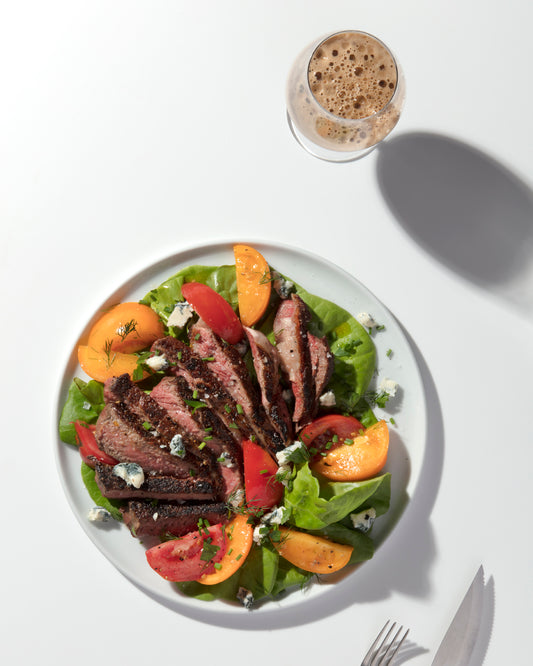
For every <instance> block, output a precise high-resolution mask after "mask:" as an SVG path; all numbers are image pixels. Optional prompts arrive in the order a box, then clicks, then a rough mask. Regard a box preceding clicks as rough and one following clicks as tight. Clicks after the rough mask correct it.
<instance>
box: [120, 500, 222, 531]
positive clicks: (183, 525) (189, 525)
mask: <svg viewBox="0 0 533 666" xmlns="http://www.w3.org/2000/svg"><path fill="white" fill-rule="evenodd" d="M120 510H121V512H122V517H123V519H124V523H125V524H126V525H127V526H128V528H129V529H130V531H131V533H132V534H133V535H134V536H148V535H152V536H159V535H161V534H165V533H167V532H168V533H169V534H173V535H174V536H178V537H180V536H184V535H185V534H188V533H189V532H193V531H196V530H197V529H198V521H199V519H200V518H202V519H203V520H207V521H208V522H209V523H210V524H211V525H217V524H218V523H226V522H228V520H229V512H228V508H227V506H226V505H225V504H223V503H221V502H219V503H206V504H191V503H188V504H176V503H172V502H158V503H157V504H156V505H155V506H154V504H153V503H152V502H150V501H142V500H140V501H138V500H131V501H129V502H128V504H127V506H125V507H122V508H121V509H120Z"/></svg>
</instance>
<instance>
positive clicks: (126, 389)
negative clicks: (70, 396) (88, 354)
mask: <svg viewBox="0 0 533 666" xmlns="http://www.w3.org/2000/svg"><path fill="white" fill-rule="evenodd" d="M104 396H105V397H106V400H107V401H108V404H109V403H111V402H115V404H117V403H119V404H124V405H125V406H126V408H127V409H129V410H130V411H131V412H132V413H133V414H135V415H136V416H138V417H139V419H142V421H143V424H146V425H147V426H148V425H149V426H150V430H149V434H150V435H151V436H152V437H154V438H155V439H156V440H157V442H158V445H159V447H160V448H161V449H162V450H169V451H170V442H171V441H172V439H173V438H174V437H175V436H176V435H180V436H181V439H182V443H183V445H184V446H185V449H186V457H188V458H190V459H191V461H193V462H194V469H196V470H197V473H198V474H199V475H200V476H206V477H210V478H211V480H212V483H213V487H214V488H216V489H218V492H219V493H220V492H221V486H222V481H221V476H220V474H219V473H218V468H217V465H216V461H215V458H214V456H213V454H212V453H211V452H210V451H209V449H207V448H206V447H205V446H204V447H202V446H201V444H202V442H201V440H200V439H196V438H194V437H192V436H191V435H190V434H189V433H188V432H187V431H186V430H184V429H183V428H181V426H179V425H178V424H177V423H176V422H175V421H174V420H173V419H172V418H171V417H170V416H169V414H168V412H167V411H166V410H165V409H163V408H161V407H160V406H159V405H158V404H157V402H156V401H155V400H154V399H153V398H152V397H151V396H150V395H147V394H146V393H145V392H144V391H142V390H141V389H140V388H139V387H138V386H137V385H136V384H134V383H133V382H132V381H131V379H130V377H129V375H128V374H124V375H120V377H114V378H112V379H109V380H108V381H107V382H106V383H105V387H104ZM204 449H205V450H204ZM173 457H175V456H173Z"/></svg>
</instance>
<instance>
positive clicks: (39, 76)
mask: <svg viewBox="0 0 533 666" xmlns="http://www.w3.org/2000/svg"><path fill="white" fill-rule="evenodd" d="M532 18H533V16H532V10H531V5H530V4H528V3H525V2H523V0H508V2H506V3H505V4H502V3H499V2H495V1H494V0H484V1H483V2H481V0H470V1H468V2H464V1H462V2H460V1H459V0H434V1H433V2H421V1H416V0H397V1H395V2H392V1H391V0H389V1H388V2H387V1H384V2H379V3H378V2H374V3H369V2H362V1H360V0H349V1H348V0H347V1H340V0H330V1H329V2H328V3H324V2H318V1H315V0H306V1H304V0H300V1H298V2H297V1H294V0H289V1H286V2H281V1H270V2H262V1H259V0H258V1H256V2H250V1H249V0H241V1H237V0H226V1H224V2H222V1H219V2H216V1H215V0H206V1H204V2H202V3H191V2H182V1H181V0H174V1H166V2H164V1H152V2H138V1H137V2H136V1H132V0H128V1H127V2H124V1H115V2H98V1H92V2H79V1H69V2H67V1H65V2H58V1H55V2H54V1H53V0H50V1H49V2H28V1H24V0H22V1H19V2H16V3H15V2H5V1H2V2H1V3H0V226H1V234H2V236H1V238H2V242H1V246H0V252H1V255H0V271H1V284H2V290H3V301H4V302H3V309H2V313H3V314H2V327H1V336H2V339H1V343H2V352H3V359H2V368H3V382H2V384H1V391H2V401H1V405H2V406H3V410H2V417H3V418H2V423H3V428H2V431H3V437H2V445H3V446H2V448H3V455H2V458H1V459H2V463H3V464H2V476H1V479H2V480H1V484H0V488H1V492H2V502H3V511H2V549H1V551H0V558H1V567H0V571H1V575H2V582H1V587H0V599H1V604H0V612H1V614H2V617H1V618H0V619H1V622H0V634H1V636H0V638H1V645H2V654H3V661H4V663H6V664H33V663H35V664H37V663H39V664H56V665H61V666H62V665H64V664H65V665H66V664H71V663H76V664H78V665H79V666H82V665H89V664H91V665H93V664H95V663H98V664H117V663H126V662H127V663H129V664H139V665H140V664H145V663H161V662H162V661H164V662H165V663H183V662H184V661H190V660H198V659H202V662H203V663H207V661H213V662H216V663H218V664H220V665H221V666H225V665H226V664H228V665H229V664H232V665H234V664H246V663H249V662H251V661H253V663H255V664H257V666H262V665H263V664H265V665H266V664H271V663H278V664H281V665H282V666H285V665H286V664H287V665H288V664H291V663H294V662H295V661H297V662H299V663H300V662H301V663H305V664H306V665H309V666H315V665H316V666H318V665H322V664H324V663H325V662H327V663H346V664H358V663H359V662H360V660H361V658H362V656H363V654H364V652H365V651H366V648H367V646H368V644H369V643H370V640H371V638H372V637H373V635H374V634H376V633H377V631H378V629H379V628H380V627H381V625H382V624H383V623H384V621H385V620H386V619H388V618H392V619H396V620H399V621H400V622H402V623H404V624H406V625H407V626H409V627H410V628H411V633H410V643H409V646H408V648H409V649H408V650H406V651H405V652H404V655H403V658H402V659H403V660H404V661H408V663H412V664H413V665H415V664H416V665H418V664H420V665H423V664H430V663H431V659H432V658H433V654H434V652H435V650H436V648H437V646H438V644H439V642H440V640H441V638H442V636H443V635H444V633H445V630H446V627H447V626H448V624H449V622H450V620H451V618H452V616H453V614H454V612H455V610H456V608H457V606H458V605H459V602H460V600H461V598H462V596H463V594H464V592H465V590H466V588H467V586H468V584H469V582H470V580H471V579H472V577H473V575H474V573H475V571H476V570H477V568H478V566H479V564H480V563H483V565H484V567H485V572H486V575H487V585H486V590H485V591H486V595H485V604H484V612H483V617H482V623H481V632H480V636H479V640H478V644H477V646H476V650H475V653H474V656H473V659H472V664H474V665H478V664H482V663H483V664H487V665H491V666H492V665H494V666H496V665H498V666H500V665H501V664H513V665H526V664H529V663H530V658H531V653H530V649H529V647H528V643H527V637H528V635H529V634H528V632H529V627H530V624H531V619H532V610H533V609H532V601H531V599H532V598H533V580H532V573H531V571H532V567H531V547H532V545H533V540H532V538H531V512H530V509H529V504H530V497H531V493H530V490H529V482H530V478H531V467H532V453H531V450H532V443H533V442H532V439H533V438H532V435H531V428H530V421H531V411H532V410H531V397H530V395H531V373H532V371H533V345H532V343H531V342H532V339H533V338H532V323H533V305H532V304H533V279H532V275H533V269H532V260H533V251H532V247H533V198H532V194H531V186H532V175H533V172H532V167H531V152H532V148H533V146H532V141H531V130H530V124H531V103H532V102H533V93H532V90H533V87H532V84H531V80H530V75H529V61H530V58H531V55H532V52H531V51H532V50H531V38H530V25H531V20H532ZM344 28H359V29H363V30H366V31H368V32H371V33H374V34H376V35H378V36H379V37H380V38H381V39H383V41H385V42H386V43H387V44H389V46H390V47H391V48H392V49H393V51H394V52H395V53H396V54H397V56H398V58H399V60H400V62H401V64H402V66H403V69H404V71H405V75H406V79H407V85H408V92H407V104H406V107H405V111H404V113H403V116H402V119H401V121H400V124H399V125H398V127H397V128H396V130H395V132H394V134H393V135H392V136H391V137H390V139H389V140H388V141H386V142H385V143H384V144H383V146H382V147H381V148H380V149H379V150H377V151H375V152H374V153H372V154H371V155H370V156H368V157H366V158H365V159H364V160H362V161H360V162H356V163H352V164H344V165H334V164H329V163H325V162H321V161H319V160H317V159H314V158H312V157H310V156H309V155H308V154H306V153H305V151H303V150H302V149H301V148H300V147H299V146H298V145H297V144H296V142H295V141H294V139H293V138H292V136H291V135H290V132H289V130H288V127H287V123H286V119H285V108H284V83H285V78H286V75H287V72H288V70H289V68H290V65H291V62H292V60H293V59H294V57H295V56H296V55H297V53H298V52H299V51H300V50H301V49H302V48H303V47H304V46H305V45H306V44H307V43H308V42H310V41H312V40H314V39H315V38H317V37H318V36H320V35H322V34H324V33H326V32H330V31H335V30H340V29H344ZM239 238H243V239H246V240H248V241H250V240H253V239H264V240H268V241H271V242H274V241H283V242H284V243H288V244H289V245H294V246H296V247H301V248H303V249H305V250H308V251H311V252H315V253H317V254H320V255H321V256H323V257H325V258H326V259H328V260H330V261H333V262H335V263H336V264H338V265H339V266H340V267H342V268H343V269H345V270H347V271H348V272H350V273H351V274H352V275H354V276H356V277H357V278H358V279H359V280H360V281H361V282H363V283H364V284H365V285H366V286H367V287H368V288H369V289H370V290H371V291H372V292H373V293H374V294H375V295H376V296H377V297H378V298H379V299H381V300H382V301H383V302H384V303H385V304H386V305H387V306H388V307H389V308H390V310H391V311H392V312H393V313H394V315H395V316H396V317H397V319H398V320H399V322H400V323H401V325H402V326H403V327H404V329H405V330H406V331H408V333H409V335H410V336H411V340H412V343H413V346H414V350H415V353H416V355H417V358H418V361H419V363H420V367H421V371H422V373H423V377H424V383H425V389H426V394H427V400H428V413H427V418H428V423H429V434H428V440H427V456H426V459H425V463H424V474H423V475H422V477H421V480H420V483H419V486H418V487H417V489H416V492H415V494H414V497H413V499H412V507H411V510H410V512H409V513H408V514H407V515H406V516H405V520H404V521H403V522H402V523H401V524H400V525H399V526H398V528H397V529H396V530H395V532H394V533H393V534H392V536H391V537H390V538H389V539H388V540H387V541H386V542H385V544H384V545H383V546H382V548H381V549H380V550H379V551H378V553H377V554H376V556H375V558H374V559H373V560H372V561H370V562H369V563H367V564H365V565H364V567H363V568H362V569H361V570H360V572H359V574H358V575H357V577H356V579H355V580H356V584H354V586H353V588H354V590H353V592H354V594H353V601H352V602H350V603H343V604H339V605H338V607H337V608H335V607H334V609H333V611H331V612H328V614H325V615H320V613H315V614H314V615H313V616H311V615H310V614H306V612H305V605H301V606H299V607H298V608H296V609H294V610H293V611H292V612H291V613H287V614H285V615H283V614H280V616H279V617H276V616H275V615H269V619H268V620H265V622H264V625H263V626H261V625H260V623H258V622H256V621H254V620H253V619H251V618H253V614H252V615H251V616H250V615H248V616H245V617H246V620H243V621H242V623H241V624H239V623H237V622H235V621H230V620H227V621H225V620H224V619H223V617H219V619H218V620H212V619H209V620H206V618H205V617H204V616H203V615H202V611H201V610H199V611H198V612H196V611H195V612H189V613H187V614H183V613H180V612H177V611H176V610H175V609H174V608H169V607H167V606H165V605H163V604H161V603H159V602H158V601H157V600H155V599H152V598H151V597H150V596H148V595H147V594H145V593H144V592H142V591H141V590H140V589H138V588H137V587H136V586H135V585H133V584H132V583H131V582H129V581H128V580H127V579H126V578H125V577H124V576H122V575H121V574H119V573H118V572H117V570H116V569H115V568H114V567H113V566H112V565H111V564H110V563H109V562H108V561H107V560H106V559H105V557H104V556H103V555H102V554H101V553H100V552H99V551H98V550H97V549H96V548H95V547H94V545H93V544H92V543H91V541H90V540H89V539H88V538H87V536H86V535H85V533H84V532H83V531H82V529H81V528H80V526H79V524H78V522H77V521H76V518H75V517H74V515H73V513H72V511H71V509H70V507H69V505H68V503H67V501H66V499H65V495H64V492H63V490H62V487H61V484H60V479H59V474H58V472H57V469H56V465H55V459H54V449H55V447H56V438H55V408H56V398H57V388H58V384H59V381H60V377H61V373H62V371H63V363H64V360H65V357H66V354H68V351H69V350H70V348H71V347H72V346H73V345H74V344H75V342H76V336H77V335H78V333H79V331H80V328H81V327H83V325H84V324H85V322H86V320H87V317H88V316H90V315H91V314H92V312H93V310H94V309H95V308H96V307H97V306H98V305H99V304H100V302H101V301H102V300H104V299H105V297H106V296H107V295H108V294H109V293H110V292H111V291H113V290H114V289H115V288H116V287H117V286H118V285H119V284H121V283H122V281H123V280H125V279H127V278H128V276H129V275H130V274H132V273H135V272H137V270H139V269H140V268H144V267H145V266H146V265H148V264H150V262H151V261H153V260H155V259H159V258H161V257H162V256H164V255H165V254H171V253H173V252H176V251H179V249H180V248H181V247H183V246H185V245H186V246H190V245H192V244H194V243H196V242H204V241H208V240H224V239H230V240H234V239H239ZM333 606H335V605H334V604H333Z"/></svg>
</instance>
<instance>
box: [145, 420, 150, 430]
mask: <svg viewBox="0 0 533 666" xmlns="http://www.w3.org/2000/svg"><path fill="white" fill-rule="evenodd" d="M151 427H152V424H151V423H149V422H148V421H143V428H144V429H145V430H150V428H151Z"/></svg>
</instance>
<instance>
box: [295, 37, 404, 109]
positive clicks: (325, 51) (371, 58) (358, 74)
mask: <svg viewBox="0 0 533 666" xmlns="http://www.w3.org/2000/svg"><path fill="white" fill-rule="evenodd" d="M307 76H308V80H309V87H310V88H311V92H312V93H313V95H314V97H315V99H316V101H317V102H318V104H320V106H321V107H322V108H323V109H325V110H326V111H328V112H329V113H332V114H333V115H335V116H338V117H340V118H346V119H353V120H356V119H360V118H367V117H368V116H371V115H373V114H374V113H377V112H378V111H380V110H381V109H383V107H384V106H386V105H387V103H388V102H389V101H390V99H391V98H392V96H393V94H394V91H395V90H396V85H397V81H398V72H397V68H396V63H395V61H394V58H393V57H392V55H391V53H390V51H389V50H388V49H387V48H386V47H385V46H384V44H382V43H381V42H380V41H378V40H377V39H375V38H374V37H372V36H371V35H368V34H366V33H361V32H341V33H337V34H335V35H332V36H331V37H329V38H328V39H327V40H325V41H324V42H322V43H321V44H320V45H319V46H318V47H317V48H316V49H315V51H314V53H313V55H312V56H311V60H310V62H309V69H308V74H307Z"/></svg>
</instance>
